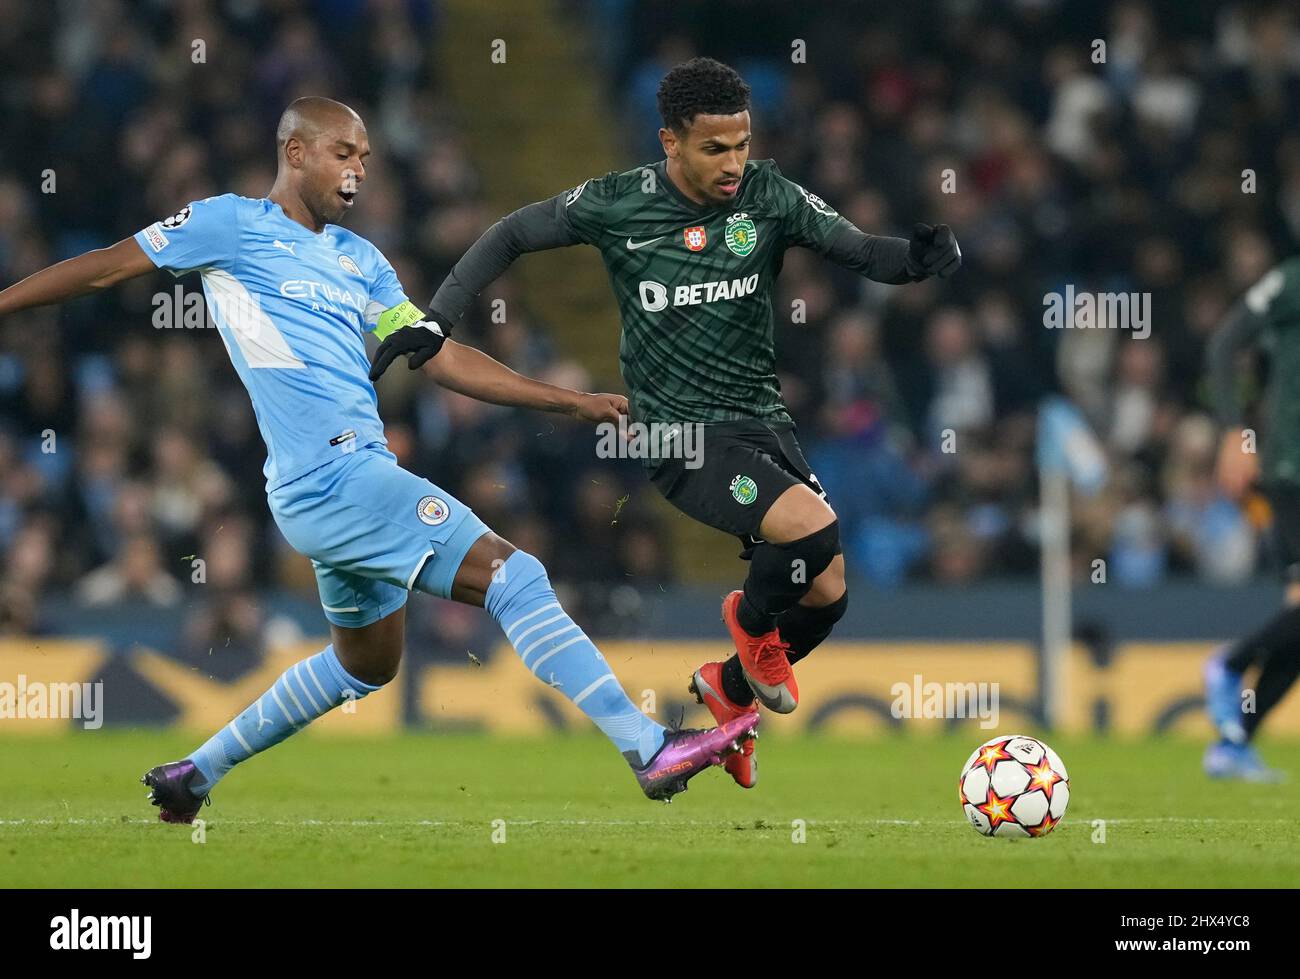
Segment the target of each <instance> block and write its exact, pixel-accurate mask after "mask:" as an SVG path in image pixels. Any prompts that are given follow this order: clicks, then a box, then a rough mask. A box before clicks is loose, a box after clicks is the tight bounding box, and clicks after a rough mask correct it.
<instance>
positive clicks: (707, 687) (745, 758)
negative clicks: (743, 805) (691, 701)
mask: <svg viewBox="0 0 1300 979" xmlns="http://www.w3.org/2000/svg"><path fill="white" fill-rule="evenodd" d="M687 689H688V690H690V692H691V693H693V694H695V700H696V702H697V703H701V704H703V705H704V706H705V707H707V708H708V709H709V713H710V714H712V715H713V719H714V720H715V721H717V722H718V723H719V724H725V723H726V722H727V721H729V720H731V719H732V718H735V717H740V716H741V715H742V714H747V713H749V712H750V711H752V710H753V709H754V708H753V707H741V706H740V705H739V704H737V703H736V702H735V701H734V700H732V699H731V698H730V697H728V696H727V694H726V692H725V691H724V690H723V688H722V664H721V663H705V664H704V665H703V666H701V667H700V668H699V669H698V670H696V671H695V675H694V676H692V677H691V682H690V685H689V686H688V687H687ZM755 740H756V739H755V738H750V739H749V740H748V741H746V742H745V743H744V744H743V745H741V746H740V751H739V752H737V753H736V754H732V755H728V756H727V757H726V760H725V761H723V763H722V767H723V768H724V769H726V772H727V774H728V775H730V776H731V777H732V778H734V779H735V780H736V784H737V785H739V786H740V787H741V788H742V789H752V788H753V787H754V786H755V785H757V784H758V758H757V756H756V754H755V751H754V742H755Z"/></svg>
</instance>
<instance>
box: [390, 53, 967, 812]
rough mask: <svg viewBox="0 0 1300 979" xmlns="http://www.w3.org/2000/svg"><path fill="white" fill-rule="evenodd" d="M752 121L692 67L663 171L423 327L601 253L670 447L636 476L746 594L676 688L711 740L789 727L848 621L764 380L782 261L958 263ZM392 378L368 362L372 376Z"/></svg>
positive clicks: (462, 281) (437, 302)
mask: <svg viewBox="0 0 1300 979" xmlns="http://www.w3.org/2000/svg"><path fill="white" fill-rule="evenodd" d="M749 106H750V90H749V86H748V85H747V84H746V83H745V81H744V80H743V79H742V78H741V77H740V75H739V74H737V73H736V72H735V71H734V70H732V69H731V68H729V67H727V66H726V65H723V64H721V63H719V62H717V61H714V60H713V59H710V58H696V59H694V60H692V61H689V62H686V63H684V64H681V65H678V66H677V67H675V68H673V69H672V70H671V71H669V72H668V74H667V75H666V76H665V77H664V78H663V80H662V82H661V83H660V86H659V91H658V107H659V112H660V115H661V116H662V119H663V128H662V129H660V130H659V137H660V142H661V144H662V146H663V149H664V154H665V159H663V160H661V161H659V162H657V163H654V164H646V165H644V166H641V167H637V168H635V169H633V170H629V171H627V172H625V173H609V174H607V175H605V176H603V177H598V178H594V179H591V180H588V181H586V182H585V183H583V184H581V185H579V186H578V187H575V188H573V189H572V190H569V191H566V192H565V193H562V194H559V195H558V196H556V197H554V198H551V199H550V200H546V201H541V202H538V203H535V204H531V205H529V206H527V207H524V208H521V209H520V210H518V211H515V212H514V213H513V214H510V215H509V216H508V217H505V218H503V219H502V220H500V221H498V222H497V223H496V224H495V225H493V226H492V227H491V228H490V229H489V230H488V231H487V232H486V233H485V234H484V235H483V236H482V237H481V238H480V239H479V240H478V241H477V242H476V243H475V244H474V245H473V246H472V247H471V248H470V249H469V251H467V252H466V253H465V255H464V257H463V258H461V260H460V261H459V262H458V263H457V264H456V266H455V267H454V268H453V269H452V271H451V273H450V274H449V275H448V277H447V279H446V280H445V281H444V282H443V284H442V286H441V287H440V288H439V289H438V291H437V294H436V295H435V296H434V297H433V299H432V301H431V303H430V306H431V308H430V311H429V318H430V319H432V320H433V321H435V322H437V323H439V324H440V325H441V326H442V327H443V328H444V330H448V331H449V330H450V329H451V327H452V326H453V325H454V324H455V323H456V322H457V321H458V320H459V319H460V317H461V315H462V314H463V313H464V311H465V309H466V308H467V307H468V306H469V305H470V303H471V301H472V300H473V298H474V297H475V296H476V295H478V294H479V293H480V292H481V291H482V290H483V289H484V288H485V287H486V286H487V285H488V284H489V283H491V282H492V281H493V280H494V279H496V278H497V276H499V275H501V273H502V272H504V271H505V270H506V269H507V268H508V267H509V265H510V264H511V263H512V262H513V261H514V260H515V259H516V258H518V257H519V256H520V255H521V254H523V253H525V252H531V251H541V250H544V249H549V248H559V247H562V246H566V245H577V244H588V245H594V246H595V247H596V248H598V249H600V253H601V257H602V258H603V259H604V261H605V266H606V268H607V269H608V271H609V277H610V282H611V284H612V286H613V289H614V294H615V297H616V298H617V300H618V304H619V309H620V313H621V318H622V323H623V332H622V339H621V343H620V355H619V360H620V366H621V369H622V374H623V379H624V381H625V382H626V384H627V387H628V391H629V392H630V395H631V411H630V414H631V417H632V418H633V419H634V420H635V421H636V422H639V423H643V424H646V425H648V426H656V425H657V426H660V430H661V431H667V432H669V433H670V434H669V436H667V437H665V438H664V440H663V443H664V444H660V445H658V446H655V448H656V449H658V450H659V451H656V452H655V453H653V456H652V457H651V458H649V459H647V460H645V461H646V462H647V465H648V467H649V469H650V473H649V475H650V479H651V481H652V482H653V483H654V484H655V486H657V487H658V488H659V490H660V492H661V493H663V495H664V496H665V498H667V499H668V501H669V502H671V503H672V504H673V505H674V506H676V507H677V508H678V509H680V510H681V511H682V512H684V513H686V514H687V515H688V516H690V517H693V518H694V519H696V520H698V521H700V522H701V523H704V524H707V525H708V526H710V527H713V528H715V529H717V530H722V531H725V532H726V533H730V534H735V535H736V536H738V537H739V538H740V541H741V546H742V548H743V550H742V553H741V557H742V558H745V559H747V560H749V562H750V565H749V574H748V577H747V578H746V580H745V583H744V587H743V589H740V590H737V591H733V592H731V594H729V595H728V596H727V597H726V598H725V599H724V601H723V605H722V616H723V620H724V622H725V623H726V625H727V629H728V631H729V632H730V634H731V638H732V641H733V642H734V643H735V646H736V654H735V655H734V656H732V657H731V659H729V660H728V661H727V662H725V663H705V664H704V665H702V666H701V667H700V668H699V669H698V670H696V672H695V674H694V676H693V677H692V678H691V681H690V689H691V691H692V692H694V693H695V695H696V697H697V698H699V699H700V700H701V701H702V702H703V703H704V704H705V705H707V706H708V708H709V710H710V712H711V713H712V714H713V716H714V717H715V718H716V719H717V720H718V722H719V723H723V722H730V721H731V720H733V719H735V718H737V717H741V716H743V715H744V714H745V712H747V711H750V710H752V709H753V706H752V705H753V702H754V700H755V698H757V699H758V700H759V702H761V703H762V704H763V705H764V706H765V707H767V708H769V709H771V710H774V711H778V712H780V713H789V712H791V711H793V710H794V709H795V707H796V706H797V705H798V702H799V689H798V686H797V684H796V682H795V678H794V674H793V671H792V670H791V664H792V663H797V662H798V661H799V660H800V659H802V658H803V657H805V656H807V655H808V654H809V653H810V652H812V650H813V649H814V648H816V646H817V645H818V644H819V643H821V642H822V641H823V640H824V639H825V638H826V637H827V636H828V635H829V634H830V632H831V629H832V627H833V626H834V625H835V623H836V622H837V621H839V619H840V618H841V617H842V616H843V615H844V612H845V609H846V608H847V607H848V594H847V591H846V586H845V580H844V558H843V555H842V553H841V548H840V538H839V525H838V521H837V519H836V516H835V512H834V511H833V510H832V509H831V507H830V506H829V504H828V503H827V502H826V493H825V492H824V491H823V490H822V487H821V485H820V484H819V483H818V481H817V477H816V476H815V475H814V474H813V472H812V471H811V469H810V468H809V466H808V462H807V460H806V459H805V458H804V455H803V452H802V450H801V449H800V447H799V443H798V441H797V440H796V438H795V426H794V422H793V420H792V418H791V417H790V414H789V412H788V411H787V410H786V407H785V404H784V402H783V400H782V398H781V392H780V385H779V383H778V381H777V377H776V363H775V360H776V355H775V348H774V343H773V318H772V317H773V314H772V290H773V287H774V286H775V283H776V279H777V275H778V273H779V272H780V270H781V264H782V261H783V256H784V253H785V251H786V249H787V248H790V247H792V246H796V245H798V246H803V247H805V248H810V249H812V250H814V251H816V252H817V253H818V254H820V255H822V256H824V257H825V258H827V259H828V260H830V261H831V262H834V263H835V264H837V265H839V266H841V267H843V268H846V269H851V270H852V271H855V272H857V273H859V274H861V275H864V276H866V277H868V278H870V279H873V280H875V281H877V282H888V283H905V282H916V281H919V280H921V279H925V278H928V277H930V276H932V275H939V276H949V275H952V274H953V272H955V271H956V269H957V268H958V266H959V265H960V264H961V252H960V250H959V248H958V247H957V241H956V239H955V237H954V236H953V233H952V231H951V230H950V229H949V228H948V227H947V226H946V225H940V226H938V227H930V226H928V225H922V224H918V225H916V227H915V229H914V231H913V235H912V238H911V240H910V241H908V240H906V239H902V238H887V237H877V236H874V235H868V234H864V233H863V232H861V231H859V230H858V229H857V228H856V227H854V226H853V224H852V223H851V222H849V221H848V220H847V219H845V218H843V217H841V216H840V215H839V214H837V213H836V212H835V211H834V210H833V209H832V208H831V207H830V206H829V205H828V204H826V202H825V201H823V200H822V199H821V198H819V197H817V196H816V195H814V194H811V193H809V192H808V191H806V190H804V189H803V188H802V187H800V186H799V185H798V184H795V183H792V182H790V181H789V180H787V179H785V177H783V176H782V175H781V172H780V170H778V169H777V166H776V164H775V163H774V162H773V161H771V160H754V161H751V160H749V147H750V139H751V132H750V114H749ZM421 342H426V343H435V342H437V341H436V340H433V339H431V338H430V337H429V336H428V335H427V333H420V332H418V331H415V332H411V333H409V334H407V335H405V336H401V335H399V336H398V337H395V338H394V339H393V340H391V341H389V343H391V344H392V345H393V346H394V348H396V349H399V350H417V349H419V347H418V344H420V343H421ZM386 366H387V361H386V360H385V359H384V352H383V348H381V354H380V357H379V358H378V359H377V361H376V371H382V370H383V368H384V367H386ZM372 376H376V375H373V374H372ZM687 425H689V426H695V425H702V426H704V428H703V435H702V446H701V448H702V452H701V458H702V465H701V466H699V467H698V468H691V467H689V466H687V465H686V460H685V458H684V456H683V454H682V453H681V452H680V450H679V451H677V452H676V453H675V452H674V451H672V450H673V449H675V448H679V447H680V446H681V445H682V444H683V443H684V442H686V441H687V435H686V434H685V433H684V432H683V430H682V427H683V426H687ZM652 430H653V429H652ZM673 432H677V433H678V434H677V436H676V437H675V442H676V445H673V444H672V442H673V441H674V436H673V435H672V434H671V433H673ZM651 442H652V444H653V442H654V440H653V438H652V439H651ZM753 752H754V745H753V743H752V742H749V743H747V744H746V745H745V749H744V752H743V753H742V754H740V755H736V756H733V757H731V758H729V759H728V760H727V762H726V766H727V770H728V772H730V773H731V775H732V777H733V778H734V779H735V780H736V782H737V783H739V784H740V785H742V786H744V787H746V788H749V787H752V786H753V785H754V784H755V782H756V781H757V776H758V773H757V765H756V762H755V758H754V753H753Z"/></svg>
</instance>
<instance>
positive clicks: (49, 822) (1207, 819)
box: [0, 816, 1300, 830]
mask: <svg viewBox="0 0 1300 979" xmlns="http://www.w3.org/2000/svg"><path fill="white" fill-rule="evenodd" d="M498 818H499V817H498ZM754 818H762V819H763V822H764V824H765V825H763V826H758V827H755V826H753V825H752V822H747V820H750V821H752V820H753V819H754ZM793 818H801V817H793ZM1094 820H1102V821H1103V822H1105V823H1107V824H1116V825H1141V824H1147V823H1151V824H1160V823H1192V824H1198V825H1199V824H1215V823H1223V824H1242V823H1245V824H1250V823H1255V824H1261V825H1262V824H1296V823H1300V819H1287V818H1269V819H1247V818H1231V819H1225V818H1220V817H1218V816H1203V817H1198V816H1150V817H1118V818H1113V819H1112V818H1108V817H1105V816H1093V817H1091V818H1086V817H1078V818H1076V819H1067V821H1066V824H1065V825H1067V826H1068V825H1071V824H1077V825H1091V823H1092V822H1093V821H1094ZM208 821H209V822H219V823H221V824H222V825H225V826H478V825H480V824H481V823H483V822H484V821H483V820H468V819H454V820H440V819H238V818H233V819H227V818H224V817H217V818H216V819H215V820H208ZM157 822H159V820H158V819H122V818H120V817H113V816H99V817H95V818H90V819H85V818H83V819H75V818H70V819H0V826H97V825H110V824H111V825H127V826H130V825H140V826H144V825H152V824H155V823H157ZM505 822H506V824H507V825H509V826H663V827H672V826H709V827H713V828H715V829H723V830H728V829H735V828H739V829H745V830H751V829H757V830H765V829H773V830H784V829H785V828H786V826H785V822H786V820H785V818H784V817H782V818H778V819H776V821H775V822H773V821H770V820H769V819H767V818H765V817H750V816H746V817H738V819H731V820H718V819H506V820H505ZM805 823H806V824H807V825H808V826H848V827H852V826H863V827H866V826H964V825H966V821H965V820H963V819H961V818H954V819H808V820H805ZM738 824H739V825H738Z"/></svg>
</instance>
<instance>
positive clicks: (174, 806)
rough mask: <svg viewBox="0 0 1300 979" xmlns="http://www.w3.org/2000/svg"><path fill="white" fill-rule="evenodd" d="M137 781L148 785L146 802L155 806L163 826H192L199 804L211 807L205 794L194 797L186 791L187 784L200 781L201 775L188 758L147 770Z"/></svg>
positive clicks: (188, 789)
mask: <svg viewBox="0 0 1300 979" xmlns="http://www.w3.org/2000/svg"><path fill="white" fill-rule="evenodd" d="M140 781H141V782H143V783H144V784H145V785H147V786H149V790H150V791H149V801H150V802H152V803H153V804H154V805H155V806H157V807H158V818H159V819H161V820H162V821H163V822H164V823H192V822H194V817H195V816H197V815H198V813H199V809H200V808H202V806H203V803H205V802H206V803H207V804H208V805H212V800H211V799H210V798H209V797H208V795H207V794H206V793H204V794H203V795H201V796H196V795H195V794H194V793H193V792H191V791H190V788H189V786H190V783H191V782H195V781H199V782H201V781H203V776H202V774H201V773H200V772H199V770H198V767H197V766H196V765H195V764H194V762H192V761H190V760H189V759H188V758H186V759H184V760H183V761H169V762H167V763H166V764H163V765H159V766H158V767H157V768H151V769H149V771H147V772H145V773H144V775H142V776H141V777H140Z"/></svg>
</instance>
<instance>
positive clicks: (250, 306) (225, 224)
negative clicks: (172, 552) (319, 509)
mask: <svg viewBox="0 0 1300 979" xmlns="http://www.w3.org/2000/svg"><path fill="white" fill-rule="evenodd" d="M135 240H136V242H138V243H139V245H140V247H141V248H142V249H144V252H145V254H146V255H148V256H149V257H150V258H151V259H152V260H153V262H154V264H155V265H157V266H158V267H159V268H164V269H167V270H168V271H170V272H171V273H172V274H173V275H180V274H182V273H184V272H189V271H194V270H197V271H198V272H199V273H200V276H201V277H202V280H203V293H204V295H205V296H206V297H207V303H208V309H209V311H210V315H211V317H212V320H213V322H215V323H216V325H217V329H218V330H219V331H220V333H221V339H222V341H223V342H224V343H225V345H226V350H227V351H228V352H229V354H230V359H231V361H232V362H233V363H234V365H235V370H237V371H238V372H239V377H240V380H242V381H243V382H244V386H245V387H246V388H248V394H249V397H250V398H251V399H252V402H253V411H254V412H255V413H256V415H257V425H258V428H260V429H261V432H262V438H263V440H264V441H265V442H266V450H267V459H266V467H265V470H264V471H265V473H266V488H267V490H268V491H270V490H273V489H275V488H276V487H278V486H282V485H283V484H285V483H287V482H289V481H291V480H293V479H296V478H298V477H299V476H301V475H303V474H304V473H307V472H310V471H311V470H312V469H315V468H317V467H318V466H320V465H322V464H324V463H326V462H329V461H330V460H331V459H337V458H339V456H340V454H341V453H343V452H349V451H352V450H355V449H357V448H359V447H360V446H364V445H367V444H371V443H380V444H386V443H385V442H384V430H383V425H382V423H381V422H380V420H379V411H378V402H377V399H376V396H375V388H374V385H372V384H371V383H370V380H369V377H368V373H369V370H370V361H369V359H368V358H367V356H366V347H365V341H364V336H363V334H364V333H366V332H368V331H370V330H373V329H374V327H375V324H376V323H377V322H378V318H379V316H380V314H382V313H383V312H384V311H385V310H388V309H392V308H393V307H396V306H399V305H400V304H402V303H404V302H405V301H406V295H405V293H404V292H403V291H402V286H401V283H399V282H398V281H397V275H396V273H394V272H393V267H392V266H391V265H390V264H389V263H388V260H387V259H386V258H384V256H383V255H382V254H380V252H379V249H377V248H375V246H374V245H372V244H370V242H368V241H366V240H365V239H364V238H361V237H359V236H357V235H355V234H353V233H352V232H351V231H347V230H345V229H344V228H340V227H338V226H337V225H333V224H329V225H326V226H325V230H324V231H322V232H321V233H320V234H315V233H313V232H311V231H310V230H308V229H307V228H305V227H303V226H302V225H301V224H299V223H298V222H296V221H293V220H291V219H290V218H289V217H288V215H286V214H285V213H284V211H283V210H282V209H281V208H280V206H279V205H278V204H276V203H274V202H272V201H270V200H267V199H265V198H263V199H262V200H250V199H249V198H247V197H238V196H236V195H234V194H223V195H222V196H220V197H209V198H208V199H207V200H203V201H197V202H195V203H193V204H190V205H189V206H188V207H185V208H183V209H181V211H179V212H178V213H177V214H174V215H172V216H171V217H169V218H167V219H166V220H165V221H159V222H157V223H155V224H151V225H150V226H149V227H147V228H145V229H144V230H143V231H141V232H139V233H138V234H137V235H136V236H135Z"/></svg>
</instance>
